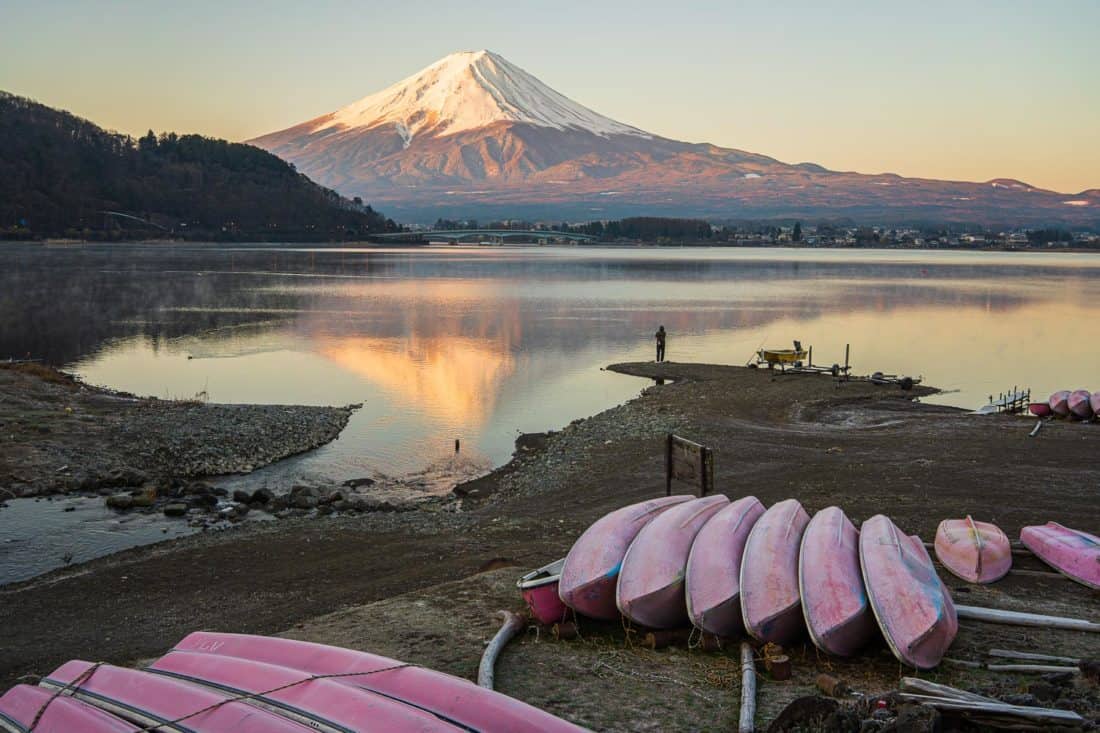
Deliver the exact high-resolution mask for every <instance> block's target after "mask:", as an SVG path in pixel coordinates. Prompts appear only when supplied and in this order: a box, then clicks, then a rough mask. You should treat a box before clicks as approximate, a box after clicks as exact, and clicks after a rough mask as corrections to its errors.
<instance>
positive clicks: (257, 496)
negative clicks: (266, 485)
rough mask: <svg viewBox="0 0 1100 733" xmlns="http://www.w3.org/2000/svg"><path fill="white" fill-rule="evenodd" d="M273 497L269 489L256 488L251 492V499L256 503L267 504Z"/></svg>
mask: <svg viewBox="0 0 1100 733" xmlns="http://www.w3.org/2000/svg"><path fill="white" fill-rule="evenodd" d="M274 498H275V494H274V493H272V491H271V489H256V490H255V491H253V492H252V501H253V502H255V503H256V504H268V503H270V502H271V500H272V499H274Z"/></svg>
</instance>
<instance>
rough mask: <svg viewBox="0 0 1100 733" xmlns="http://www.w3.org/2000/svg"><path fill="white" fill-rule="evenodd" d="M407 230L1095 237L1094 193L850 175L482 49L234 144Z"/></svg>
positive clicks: (1098, 202)
mask: <svg viewBox="0 0 1100 733" xmlns="http://www.w3.org/2000/svg"><path fill="white" fill-rule="evenodd" d="M249 142H251V143H252V144H254V145H257V146H259V147H262V148H264V149H265V150H268V151H270V152H272V153H274V154H276V155H278V156H280V157H282V158H284V159H285V160H288V161H290V162H292V163H294V164H295V166H297V168H298V170H300V171H301V172H303V173H305V174H306V175H308V176H309V177H310V178H312V179H314V180H317V181H319V182H321V183H322V184H324V185H326V186H330V187H332V188H335V189H337V190H339V191H341V192H342V193H344V194H346V195H358V196H362V197H364V198H368V199H369V200H371V201H372V202H375V203H377V204H381V205H384V206H385V207H386V209H387V210H389V211H393V212H395V213H397V214H399V215H401V216H404V217H406V218H420V219H426V220H431V219H434V218H435V217H436V216H478V215H480V216H517V215H523V216H531V217H563V216H564V217H571V218H590V219H592V218H609V217H612V216H623V215H631V214H668V215H690V216H707V217H724V218H725V217H729V218H739V217H802V218H809V217H827V216H828V217H836V216H852V217H856V218H859V219H874V220H876V221H884V222H887V221H899V222H900V221H917V220H920V221H966V222H980V223H998V224H1002V223H1003V224H1040V223H1043V224H1046V223H1061V224H1070V225H1100V193H1098V192H1097V191H1096V190H1090V191H1086V192H1082V193H1081V194H1077V195H1069V194H1059V193H1056V192H1053V191H1044V190H1040V189H1036V188H1034V187H1032V186H1029V185H1027V184H1025V183H1021V182H1019V181H1015V180H1010V179H997V180H994V181H987V182H985V183H968V182H956V181H936V180H929V179H917V178H903V177H901V176H896V175H892V174H884V175H862V174H858V173H844V172H836V171H830V170H826V169H825V168H822V167H821V166H817V165H813V164H809V163H802V164H798V165H790V164H786V163H782V162H780V161H778V160H775V159H774V158H769V157H767V156H764V155H758V154H755V153H749V152H745V151H741V150H733V149H729V148H720V147H717V146H714V145H708V144H695V143H685V142H679V141H676V140H670V139H668V138H663V137H660V136H658V135H652V134H650V133H647V132H645V131H643V130H640V129H638V128H636V127H631V126H630V125H626V124H623V123H621V122H617V121H615V120H612V119H610V118H608V117H604V116H603V115H601V114H598V113H597V112H594V111H592V110H590V109H588V108H586V107H584V106H582V105H580V104H577V103H576V102H574V101H572V100H570V99H569V98H567V97H565V96H564V95H562V94H560V93H558V92H557V91H555V90H553V89H551V88H550V87H548V86H547V85H546V84H544V83H542V82H541V81H539V80H538V79H537V78H535V77H534V76H532V75H531V74H529V73H527V72H526V71H524V70H523V69H521V68H519V67H517V66H515V65H514V64H512V63H510V62H509V61H507V60H506V59H504V58H502V57H501V56H499V55H497V54H495V53H491V52H489V51H477V52H461V53H455V54H451V55H450V56H447V57H445V58H443V59H441V60H440V61H438V62H436V63H434V64H432V65H431V66H429V67H427V68H426V69H424V70H423V71H421V72H419V73H417V74H415V75H413V76H411V77H409V78H408V79H405V80H404V81H401V82H398V83H397V84H394V85H393V86H391V87H389V88H388V89H384V90H383V91H381V92H378V93H377V94H373V95H371V96H369V97H366V98H364V99H361V100H359V101H358V102H354V103H353V104H350V105H348V106H346V107H344V108H342V109H339V110H337V111H335V112H332V113H330V114H327V115H323V116H321V117H318V118H316V119H313V120H310V121H308V122H304V123H302V124H299V125H296V126H294V127H291V128H289V129H286V130H283V131H281V132H274V133H271V134H269V135H264V136H262V137H259V138H256V139H254V140H251V141H249Z"/></svg>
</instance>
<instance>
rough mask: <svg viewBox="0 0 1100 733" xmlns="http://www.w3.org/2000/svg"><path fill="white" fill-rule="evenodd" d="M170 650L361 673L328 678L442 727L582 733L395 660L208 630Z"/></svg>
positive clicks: (484, 731) (439, 674)
mask: <svg viewBox="0 0 1100 733" xmlns="http://www.w3.org/2000/svg"><path fill="white" fill-rule="evenodd" d="M173 651H192V652H203V653H205V654H209V655H217V656H225V657H240V658H241V659H252V660H255V661H257V662H264V663H266V664H272V665H275V666H279V667H290V668H291V669H295V670H299V671H302V672H306V673H309V674H344V673H348V672H356V673H364V676H361V677H360V676H357V677H338V678H332V679H333V681H335V682H338V683H339V684H342V685H350V686H352V687H354V688H357V689H364V690H370V691H373V692H377V693H380V694H382V695H385V696H387V697H390V698H393V699H395V700H401V701H403V702H406V703H408V704H409V705H412V706H415V707H418V708H420V709H421V710H425V711H428V712H430V713H432V714H434V715H436V716H438V717H440V718H442V719H443V720H445V721H446V722H449V723H454V724H457V725H459V726H463V727H466V728H470V729H472V730H475V731H480V733H505V732H507V733H537V732H538V731H546V732H547V733H577V731H583V730H584V729H583V728H580V727H578V726H576V725H573V724H572V723H569V722H567V721H565V720H562V719H561V718H558V717H555V716H553V715H551V714H550V713H547V712H545V711H544V710H539V709H538V708H536V707H533V706H531V705H528V704H527V703H525V702H521V701H519V700H516V699H514V698H511V697H508V696H507V695H503V694H501V693H499V692H494V691H492V690H487V689H485V688H483V687H478V686H477V685H475V684H474V683H472V682H469V681H468V680H464V679H462V678H460V677H454V676H451V675H449V674H444V673H442V672H436V671H434V670H430V669H426V668H424V667H415V666H401V664H402V663H401V662H398V661H397V660H394V659H389V658H387V657H382V656H378V655H377V654H370V653H367V652H358V651H353V650H351V649H342V648H340V647H335V646H326V645H324V644H313V643H310V642H307V641H296V640H294V639H282V638H276V637H270V636H249V635H247V634H219V633H214V632H209V631H196V632H195V633H193V634H188V635H187V637H186V638H184V639H183V641H181V642H180V643H179V644H176V646H175V649H174V650H173ZM390 667H397V668H396V669H389V668H390ZM381 670H385V671H381ZM366 673H372V674H366Z"/></svg>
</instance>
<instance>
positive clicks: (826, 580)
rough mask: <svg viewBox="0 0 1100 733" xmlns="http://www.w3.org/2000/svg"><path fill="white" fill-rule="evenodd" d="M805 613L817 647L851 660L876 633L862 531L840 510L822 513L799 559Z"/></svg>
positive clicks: (809, 526)
mask: <svg viewBox="0 0 1100 733" xmlns="http://www.w3.org/2000/svg"><path fill="white" fill-rule="evenodd" d="M798 588H799V591H800V593H801V596H802V614H803V616H804V617H805V619H806V628H807V629H808V630H809V632H810V638H811V639H812V640H813V642H814V646H816V647H817V648H818V649H820V650H822V651H823V652H827V653H829V654H835V655H837V656H841V657H847V656H851V655H852V654H854V653H855V652H856V651H857V650H858V649H859V648H860V647H862V646H863V645H864V644H866V643H867V642H868V641H869V640H870V639H871V637H872V636H873V635H874V633H875V617H874V614H872V613H871V606H870V604H869V603H868V602H867V592H866V590H864V588H863V576H862V574H861V573H860V570H859V530H857V529H856V527H855V525H854V524H852V521H851V520H850V519H848V517H847V516H846V515H845V514H844V511H843V510H842V509H840V507H835V506H831V507H828V508H826V509H822V510H821V511H819V512H818V513H817V514H815V515H814V516H813V519H811V520H810V523H809V524H807V525H806V531H805V532H804V533H803V535H802V548H801V550H800V552H799V560H798Z"/></svg>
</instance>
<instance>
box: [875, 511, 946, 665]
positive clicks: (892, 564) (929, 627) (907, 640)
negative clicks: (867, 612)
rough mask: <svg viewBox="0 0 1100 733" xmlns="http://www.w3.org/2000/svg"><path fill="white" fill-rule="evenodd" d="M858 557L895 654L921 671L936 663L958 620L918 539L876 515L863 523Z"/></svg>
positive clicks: (880, 624)
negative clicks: (907, 535)
mask: <svg viewBox="0 0 1100 733" xmlns="http://www.w3.org/2000/svg"><path fill="white" fill-rule="evenodd" d="M859 558H860V563H861V565H862V568H863V584H864V586H865V587H866V588H867V596H868V598H869V600H870V602H871V610H873V611H874V613H875V619H876V620H877V621H878V625H879V629H881V630H882V635H883V636H885V637H886V643H887V644H889V645H890V650H891V651H893V652H894V656H895V657H897V658H898V659H899V660H901V661H902V662H904V663H905V664H908V665H911V666H913V667H916V668H917V669H932V668H933V667H935V666H936V665H937V664H939V663H940V660H941V659H943V655H944V653H945V652H946V651H947V648H948V647H950V646H951V642H953V641H954V640H955V635H956V634H957V633H958V631H959V620H958V617H957V616H956V613H955V604H954V603H953V602H952V600H951V595H950V594H949V593H948V592H947V588H945V587H944V585H943V582H942V581H940V578H939V576H938V575H936V569H935V567H934V566H933V565H932V558H931V557H929V555H928V551H927V550H925V549H924V543H923V542H921V539H920V537H916V536H914V537H906V536H905V535H904V534H903V533H902V532H901V531H900V530H899V529H898V528H897V526H895V525H894V523H893V522H892V521H890V519H889V517H885V516H883V515H881V514H878V515H876V516H874V517H871V518H870V519H868V520H867V521H866V522H864V523H863V528H862V530H861V532H860V537H859Z"/></svg>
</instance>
